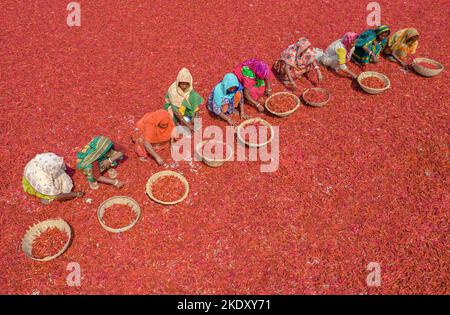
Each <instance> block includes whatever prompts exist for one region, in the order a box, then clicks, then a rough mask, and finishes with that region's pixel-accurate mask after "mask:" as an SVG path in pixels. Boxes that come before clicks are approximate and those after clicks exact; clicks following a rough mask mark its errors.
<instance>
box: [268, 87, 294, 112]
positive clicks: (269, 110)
mask: <svg viewBox="0 0 450 315" xmlns="http://www.w3.org/2000/svg"><path fill="white" fill-rule="evenodd" d="M277 95H290V96H291V97H292V98H293V99H294V100H295V102H296V103H297V105H296V106H295V107H294V108H293V109H291V110H288V111H287V112H284V113H277V112H274V111H273V110H271V109H270V108H269V101H270V100H271V99H272V98H273V97H275V96H277ZM264 106H265V107H266V109H267V111H268V112H269V113H271V114H273V115H275V116H278V117H287V116H289V115H291V114H293V113H294V112H295V111H296V110H297V109H298V108H299V107H300V99H299V98H298V97H297V95H295V94H292V93H289V92H278V93H275V94H272V95H271V96H269V97H268V98H267V99H266V102H265V104H264Z"/></svg>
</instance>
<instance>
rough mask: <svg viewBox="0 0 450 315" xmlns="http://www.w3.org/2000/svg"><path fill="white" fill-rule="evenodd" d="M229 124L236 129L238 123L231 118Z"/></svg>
mask: <svg viewBox="0 0 450 315" xmlns="http://www.w3.org/2000/svg"><path fill="white" fill-rule="evenodd" d="M227 123H228V124H229V125H230V126H233V127H236V123H235V122H234V121H233V119H231V118H228V120H227Z"/></svg>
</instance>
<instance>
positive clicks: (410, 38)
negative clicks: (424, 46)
mask: <svg viewBox="0 0 450 315" xmlns="http://www.w3.org/2000/svg"><path fill="white" fill-rule="evenodd" d="M418 45H419V32H418V31H417V30H416V29H415V28H405V29H403V30H400V31H398V32H396V33H395V34H394V35H392V37H391V38H389V41H388V44H387V46H386V48H385V50H384V53H385V54H386V56H387V57H388V58H389V59H390V60H392V61H397V62H398V63H400V64H401V65H402V66H403V67H406V66H407V64H406V63H405V62H404V61H403V60H405V59H406V57H407V56H408V54H410V55H414V54H415V53H416V50H417V46H418Z"/></svg>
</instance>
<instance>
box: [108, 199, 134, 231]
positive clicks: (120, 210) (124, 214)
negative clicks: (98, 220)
mask: <svg viewBox="0 0 450 315" xmlns="http://www.w3.org/2000/svg"><path fill="white" fill-rule="evenodd" d="M135 219H136V213H135V212H134V211H133V210H132V209H131V208H130V207H129V206H127V205H112V206H111V207H109V208H107V209H106V210H105V212H104V213H103V223H104V224H105V225H106V226H108V227H110V228H113V229H119V228H123V227H126V226H128V225H130V224H131V223H132V222H133V221H134V220H135Z"/></svg>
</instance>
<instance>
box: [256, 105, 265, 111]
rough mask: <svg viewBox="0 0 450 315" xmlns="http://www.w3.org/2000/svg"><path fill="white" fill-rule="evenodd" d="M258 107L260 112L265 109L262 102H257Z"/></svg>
mask: <svg viewBox="0 0 450 315" xmlns="http://www.w3.org/2000/svg"><path fill="white" fill-rule="evenodd" d="M256 108H257V109H258V112H260V113H262V112H263V111H264V106H262V105H261V103H257V104H256Z"/></svg>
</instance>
